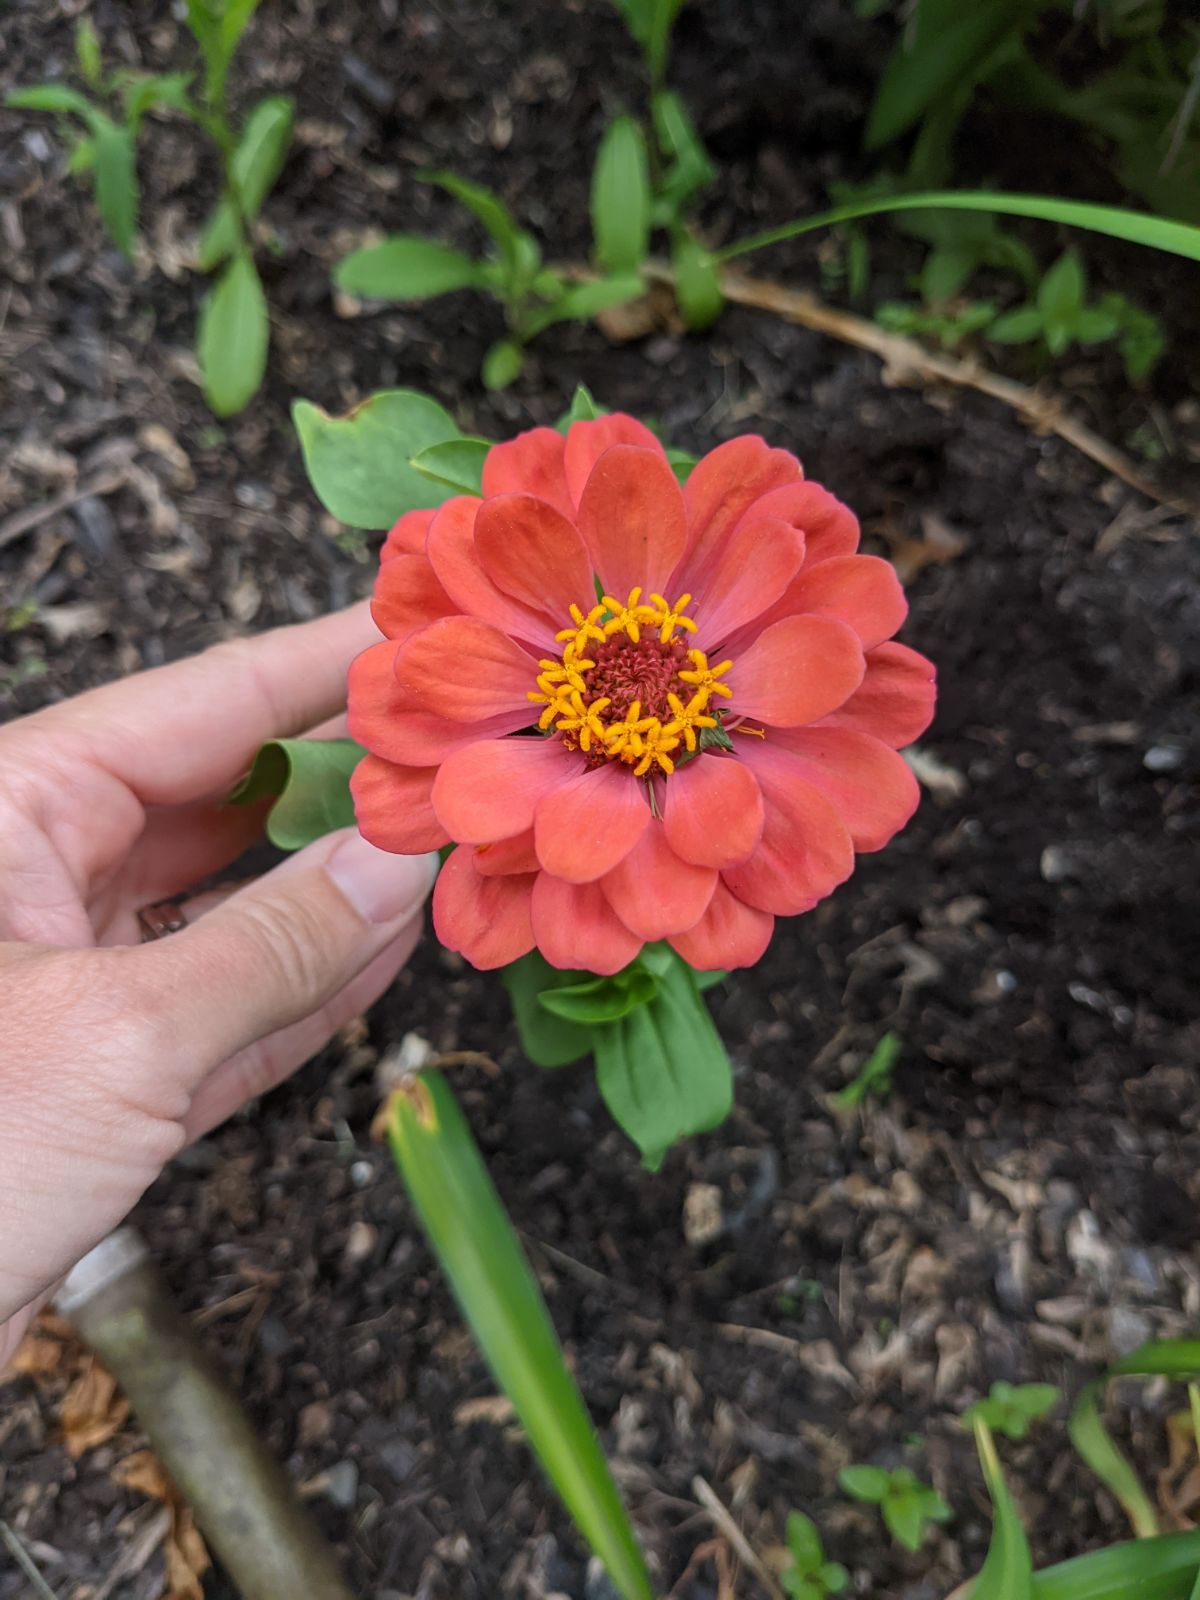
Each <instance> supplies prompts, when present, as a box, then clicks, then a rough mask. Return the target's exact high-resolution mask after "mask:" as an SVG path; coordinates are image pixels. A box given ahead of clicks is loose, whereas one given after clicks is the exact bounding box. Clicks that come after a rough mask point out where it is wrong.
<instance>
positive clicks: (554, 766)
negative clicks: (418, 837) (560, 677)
mask: <svg viewBox="0 0 1200 1600" xmlns="http://www.w3.org/2000/svg"><path fill="white" fill-rule="evenodd" d="M579 765H580V763H579V757H578V756H573V755H572V754H571V753H570V752H569V751H567V750H565V749H564V748H563V746H562V744H561V743H560V741H559V740H557V739H534V738H529V739H481V740H479V741H478V742H477V743H475V744H471V745H468V746H466V748H465V749H462V750H456V751H455V752H454V753H453V755H449V756H447V757H446V759H445V761H443V762H442V765H441V770H440V771H439V772H438V775H437V778H436V780H435V781H434V785H433V809H434V810H435V811H436V812H437V815H438V819H439V821H440V822H441V823H442V825H443V826H444V827H445V829H446V831H447V832H448V833H449V835H450V837H451V838H452V839H458V840H461V841H463V842H464V843H466V844H494V843H495V842H496V840H497V839H511V838H512V836H513V834H514V833H522V832H524V830H525V829H526V828H529V827H531V826H532V825H533V813H534V810H535V808H536V806H537V803H538V801H539V800H540V799H541V798H542V796H543V795H544V794H547V793H548V792H549V791H550V790H551V789H554V788H557V787H559V786H560V785H561V784H564V783H567V782H569V781H570V780H571V779H572V778H573V777H574V775H575V774H576V773H577V772H578V771H579Z"/></svg>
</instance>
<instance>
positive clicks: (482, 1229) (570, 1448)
mask: <svg viewBox="0 0 1200 1600" xmlns="http://www.w3.org/2000/svg"><path fill="white" fill-rule="evenodd" d="M384 1115H385V1119H386V1128H387V1134H388V1140H389V1143H390V1145H391V1150H392V1156H393V1158H394V1159H395V1162H396V1166H397V1168H398V1169H399V1172H400V1175H401V1177H402V1178H403V1179H404V1183H405V1185H406V1187H407V1189H408V1192H409V1195H410V1196H411V1198H412V1201H413V1204H414V1206H415V1207H416V1210H417V1214H418V1216H419V1217H420V1219H421V1222H422V1224H423V1226H424V1228H425V1232H426V1233H427V1234H428V1236H429V1241H430V1243H431V1245H432V1246H433V1249H434V1252H435V1253H436V1255H437V1257H438V1260H439V1261H440V1262H441V1264H442V1268H443V1270H444V1271H445V1273H446V1276H447V1278H448V1279H449V1280H450V1286H451V1288H452V1289H453V1291H454V1295H455V1298H456V1299H457V1301H458V1304H459V1306H460V1308H461V1310H462V1313H463V1315H464V1317H465V1318H466V1320H467V1322H468V1324H469V1325H470V1327H471V1330H472V1332H473V1333H474V1335H475V1338H476V1340H477V1341H478V1344H479V1348H480V1350H481V1351H482V1352H483V1354H484V1357H485V1358H486V1360H487V1362H488V1365H489V1366H490V1367H491V1369H492V1372H493V1374H494V1375H495V1378H496V1381H497V1383H498V1384H499V1385H500V1387H501V1388H502V1389H503V1390H504V1392H505V1394H506V1395H507V1396H508V1398H509V1399H510V1400H511V1401H512V1403H513V1408H514V1409H515V1411H516V1413H517V1416H518V1417H519V1418H520V1419H521V1423H522V1425H523V1427H524V1429H525V1432H526V1434H527V1435H528V1438H529V1442H530V1444H531V1445H532V1447H533V1450H534V1452H535V1454H536V1455H537V1457H538V1459H539V1460H540V1461H541V1463H542V1466H543V1468H544V1469H545V1471H546V1475H547V1476H548V1477H549V1479H550V1481H551V1483H552V1484H553V1485H554V1487H555V1488H556V1489H557V1490H558V1493H559V1494H560V1495H561V1497H562V1500H563V1503H564V1505H565V1506H566V1508H567V1510H568V1511H569V1512H570V1513H571V1516H572V1517H573V1518H574V1519H575V1523H576V1525H577V1527H578V1528H579V1530H580V1532H581V1533H582V1534H583V1536H584V1538H585V1539H586V1540H587V1541H588V1543H589V1544H590V1545H591V1547H592V1549H593V1550H594V1551H595V1552H596V1554H597V1555H598V1556H599V1557H600V1559H601V1561H603V1563H604V1565H605V1566H606V1567H607V1569H608V1573H609V1576H610V1577H611V1579H612V1581H613V1583H614V1584H615V1585H616V1587H617V1589H618V1590H619V1591H620V1593H621V1595H622V1596H623V1597H624V1600H653V1595H652V1590H651V1587H650V1579H649V1576H648V1575H647V1572H646V1567H645V1563H644V1562H643V1560H642V1556H641V1552H640V1550H639V1549H638V1544H637V1540H636V1538H635V1536H634V1532H633V1528H632V1526H631V1525H630V1522H629V1518H628V1516H627V1515H626V1512H625V1508H624V1506H623V1505H622V1504H621V1497H620V1495H619V1494H618V1492H617V1487H616V1484H615V1483H614V1482H613V1479H612V1475H611V1473H610V1472H609V1470H608V1466H607V1463H606V1462H605V1460H604V1456H603V1453H602V1452H601V1449H600V1445H599V1442H598V1440H597V1438H596V1434H595V1431H594V1430H593V1428H592V1424H591V1419H590V1418H589V1416H588V1414H587V1410H586V1408H585V1407H584V1404H583V1400H582V1398H581V1396H580V1393H579V1390H578V1389H577V1388H576V1386H575V1383H574V1380H573V1379H572V1377H571V1375H570V1373H569V1372H568V1371H567V1367H566V1363H565V1361H564V1360H563V1354H562V1349H561V1347H560V1345H559V1342H558V1338H557V1336H556V1334H555V1332H554V1326H553V1324H552V1323H551V1321H550V1315H549V1312H548V1311H547V1310H546V1304H545V1301H544V1300H543V1299H542V1295H541V1292H540V1290H539V1289H538V1286H537V1282H536V1280H535V1278H534V1276H533V1272H532V1270H531V1269H530V1266H529V1263H528V1261H527V1260H526V1258H525V1255H524V1253H523V1252H522V1250H521V1247H520V1245H519V1243H518V1242H517V1236H516V1234H515V1233H514V1231H513V1228H512V1224H511V1223H510V1222H509V1220H508V1217H507V1216H506V1214H505V1211H504V1207H503V1205H502V1204H501V1201H500V1197H499V1195H498V1194H497V1193H496V1190H495V1187H494V1186H493V1184H492V1180H491V1178H490V1177H489V1176H488V1173H487V1169H486V1167H485V1166H484V1164H483V1160H482V1157H481V1156H480V1154H479V1150H478V1148H477V1147H476V1144H475V1141H474V1139H473V1138H472V1136H471V1131H470V1129H469V1128H468V1126H467V1123H466V1121H465V1119H464V1117H463V1115H462V1112H461V1111H460V1110H459V1108H458V1103H457V1101H456V1100H455V1098H454V1095H453V1093H452V1092H451V1090H450V1087H449V1085H448V1084H447V1083H446V1081H445V1079H444V1078H443V1077H442V1076H441V1075H440V1073H438V1072H436V1071H427V1072H425V1073H423V1074H422V1075H421V1076H420V1077H418V1078H411V1079H409V1080H408V1081H407V1082H406V1083H404V1084H402V1085H401V1087H400V1088H399V1089H398V1090H397V1091H396V1093H395V1094H394V1095H393V1096H392V1098H391V1100H390V1101H389V1102H388V1104H387V1107H386V1110H385V1114H384Z"/></svg>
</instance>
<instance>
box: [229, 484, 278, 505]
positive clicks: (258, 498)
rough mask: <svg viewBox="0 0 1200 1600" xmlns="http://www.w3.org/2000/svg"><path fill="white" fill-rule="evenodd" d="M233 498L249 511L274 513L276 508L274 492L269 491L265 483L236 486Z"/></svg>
mask: <svg viewBox="0 0 1200 1600" xmlns="http://www.w3.org/2000/svg"><path fill="white" fill-rule="evenodd" d="M233 498H234V499H235V500H236V501H237V503H238V505H240V506H245V508H246V510H247V511H273V510H274V508H275V493H274V490H272V489H268V488H267V486H266V484H265V483H239V484H235V485H234V490H233Z"/></svg>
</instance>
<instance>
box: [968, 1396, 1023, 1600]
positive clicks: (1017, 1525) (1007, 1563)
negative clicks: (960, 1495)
mask: <svg viewBox="0 0 1200 1600" xmlns="http://www.w3.org/2000/svg"><path fill="white" fill-rule="evenodd" d="M975 1447H976V1449H977V1450H978V1451H979V1461H980V1465H981V1466H982V1467H983V1476H984V1479H985V1481H986V1483H987V1488H988V1494H989V1495H990V1496H991V1500H992V1537H991V1540H990V1542H989V1544H988V1552H987V1556H986V1557H985V1559H984V1563H983V1566H982V1567H981V1568H980V1571H979V1576H978V1578H977V1579H976V1580H975V1587H974V1588H973V1589H972V1590H971V1600H1032V1596H1033V1560H1032V1558H1031V1556H1030V1554H1029V1540H1028V1539H1027V1538H1026V1537H1025V1529H1024V1528H1023V1527H1022V1526H1021V1518H1020V1516H1019V1515H1018V1514H1017V1508H1016V1506H1015V1505H1014V1504H1013V1497H1012V1495H1011V1494H1010V1493H1009V1492H1008V1485H1007V1483H1005V1481H1004V1472H1003V1470H1002V1469H1001V1466H1000V1458H999V1456H998V1455H997V1454H996V1442H995V1440H994V1439H993V1438H992V1430H991V1429H990V1428H989V1427H988V1425H987V1423H986V1422H984V1421H983V1420H982V1419H977V1420H976V1422H975Z"/></svg>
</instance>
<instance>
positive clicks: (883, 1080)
mask: <svg viewBox="0 0 1200 1600" xmlns="http://www.w3.org/2000/svg"><path fill="white" fill-rule="evenodd" d="M903 1049H904V1042H903V1040H902V1039H901V1038H900V1035H899V1034H897V1033H893V1032H892V1031H891V1029H889V1030H888V1032H887V1033H885V1034H884V1036H883V1038H882V1039H880V1041H879V1043H878V1044H877V1045H876V1046H875V1048H874V1050H872V1051H871V1054H870V1055H869V1056H868V1057H867V1059H866V1060H865V1061H864V1062H863V1064H862V1067H861V1068H860V1070H859V1071H858V1073H857V1074H856V1075H855V1076H854V1077H853V1078H852V1079H851V1080H850V1082H849V1083H848V1084H847V1085H846V1087H845V1088H844V1089H839V1090H838V1092H837V1093H836V1094H832V1095H830V1097H829V1103H830V1105H832V1107H833V1109H834V1110H835V1111H852V1110H853V1109H854V1108H855V1107H856V1106H859V1105H861V1104H862V1102H863V1101H864V1100H865V1099H866V1098H867V1097H868V1095H878V1096H883V1095H885V1094H887V1092H888V1090H889V1089H890V1088H891V1086H892V1072H893V1070H894V1069H895V1066H896V1062H897V1061H898V1060H899V1059H900V1054H901V1052H902V1051H903Z"/></svg>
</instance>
